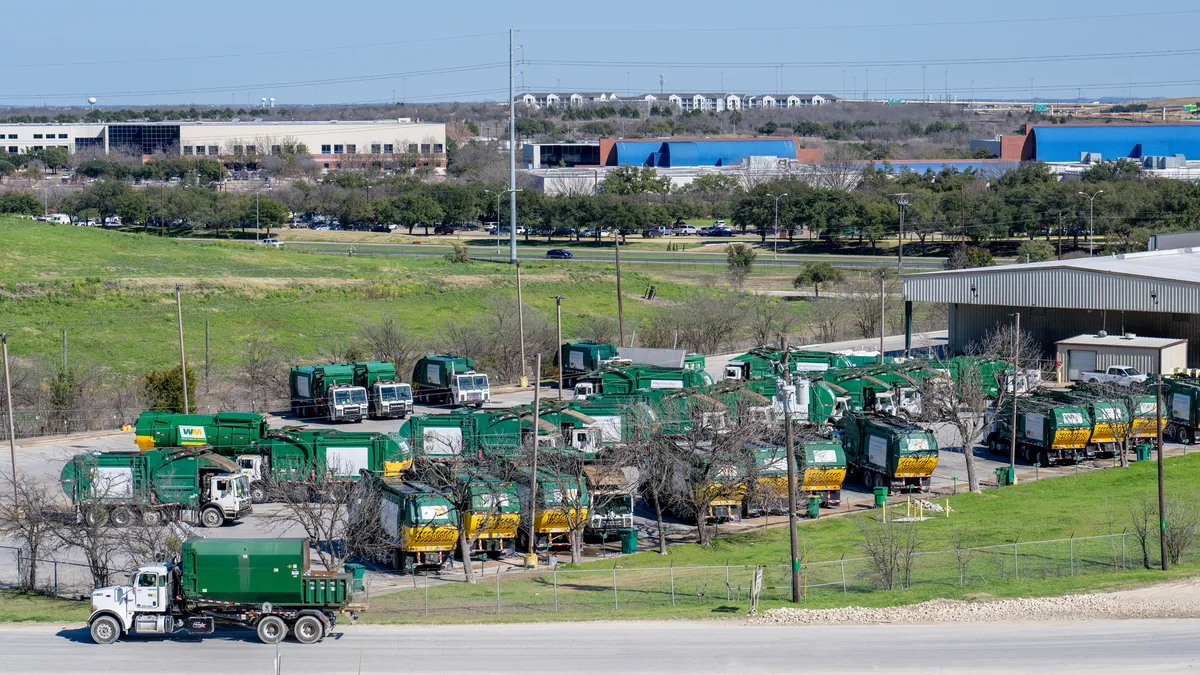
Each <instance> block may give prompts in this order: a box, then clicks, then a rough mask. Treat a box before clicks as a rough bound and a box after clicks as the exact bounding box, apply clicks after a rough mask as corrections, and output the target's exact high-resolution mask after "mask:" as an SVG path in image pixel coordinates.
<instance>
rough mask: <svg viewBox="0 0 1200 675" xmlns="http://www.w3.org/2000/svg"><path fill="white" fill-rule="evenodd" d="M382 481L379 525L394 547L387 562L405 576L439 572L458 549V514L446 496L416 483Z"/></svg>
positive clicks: (391, 480)
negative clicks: (431, 570) (432, 570)
mask: <svg viewBox="0 0 1200 675" xmlns="http://www.w3.org/2000/svg"><path fill="white" fill-rule="evenodd" d="M373 480H378V481H379V488H380V489H379V490H378V492H377V494H378V495H379V499H380V504H379V509H378V513H379V524H380V526H381V527H382V528H383V531H384V532H385V533H386V535H387V537H388V541H389V542H390V543H391V554H390V555H389V556H388V559H387V560H386V562H387V563H389V564H390V565H391V567H392V568H393V569H395V570H398V571H399V572H401V573H402V574H407V573H410V572H413V571H414V570H415V569H416V568H418V567H421V568H437V569H440V568H441V567H442V566H443V565H445V564H446V562H448V561H449V560H450V558H451V556H452V555H453V552H454V549H455V547H456V546H457V545H458V524H457V523H458V514H457V513H455V509H454V502H453V501H451V500H450V498H449V497H448V496H446V494H445V493H443V492H441V491H439V490H436V489H434V488H433V487H431V486H429V485H426V484H425V483H419V482H415V481H405V480H400V479H396V478H382V477H374V478H373Z"/></svg>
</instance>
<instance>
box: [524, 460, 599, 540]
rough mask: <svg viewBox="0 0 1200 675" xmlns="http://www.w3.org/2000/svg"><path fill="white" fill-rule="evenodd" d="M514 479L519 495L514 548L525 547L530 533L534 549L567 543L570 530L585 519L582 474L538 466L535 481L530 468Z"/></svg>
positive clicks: (586, 501)
mask: <svg viewBox="0 0 1200 675" xmlns="http://www.w3.org/2000/svg"><path fill="white" fill-rule="evenodd" d="M516 483H517V494H518V495H519V496H520V498H521V527H520V530H519V531H518V533H517V548H518V549H519V550H522V551H527V550H529V548H528V546H529V538H530V537H531V536H532V537H533V543H534V548H535V550H547V549H550V548H555V547H559V546H568V545H570V543H571V530H572V529H573V528H575V527H578V526H580V525H581V524H583V523H586V522H587V521H588V514H589V513H590V509H591V505H592V495H591V492H590V491H589V490H588V486H587V480H586V478H585V479H583V480H580V479H579V477H577V476H572V475H570V474H565V473H559V472H555V471H545V470H541V469H539V470H538V475H537V480H536V482H535V481H534V480H533V475H532V471H531V470H526V471H525V472H524V473H520V474H519V475H518V477H517V480H516ZM535 489H536V490H537V496H536V499H535V498H534V490H535ZM535 501H536V504H535V503H534V502H535Z"/></svg>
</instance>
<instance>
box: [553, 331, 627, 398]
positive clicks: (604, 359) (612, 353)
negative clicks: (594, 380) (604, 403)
mask: <svg viewBox="0 0 1200 675" xmlns="http://www.w3.org/2000/svg"><path fill="white" fill-rule="evenodd" d="M619 360H620V359H618V357H617V348H616V346H615V345H611V344H609V343H607V342H591V341H587V340H583V341H579V342H568V343H566V344H564V345H563V346H562V347H561V348H559V351H558V362H557V363H556V364H555V366H556V367H558V368H560V369H561V370H562V376H563V384H565V385H566V386H568V387H574V386H575V380H576V379H578V378H579V377H581V376H583V375H587V374H588V373H591V372H595V371H597V370H600V368H602V367H603V366H605V365H607V364H609V363H613V362H616V361H619Z"/></svg>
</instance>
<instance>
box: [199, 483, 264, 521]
mask: <svg viewBox="0 0 1200 675" xmlns="http://www.w3.org/2000/svg"><path fill="white" fill-rule="evenodd" d="M202 497H203V500H204V502H205V504H204V506H203V507H202V508H201V511H200V524H202V525H204V526H205V527H220V526H222V525H224V524H225V523H226V522H229V521H234V520H239V519H241V518H242V517H243V516H245V515H248V514H249V513H250V512H251V511H252V510H253V507H252V506H251V504H252V502H253V500H252V499H251V498H250V479H249V478H247V477H246V475H245V474H244V473H220V474H216V475H213V476H210V477H209V478H208V484H207V485H206V486H205V492H204V494H203V495H202ZM214 507H215V508H214ZM218 510H220V513H221V517H220V518H218V517H217V515H216V512H217V511H218Z"/></svg>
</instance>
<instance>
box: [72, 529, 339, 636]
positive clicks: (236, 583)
mask: <svg viewBox="0 0 1200 675" xmlns="http://www.w3.org/2000/svg"><path fill="white" fill-rule="evenodd" d="M311 557H312V556H311V553H310V550H309V543H308V540H307V539H295V538H292V539H224V538H220V539H211V538H209V539H206V538H201V537H193V538H191V539H187V540H186V541H184V542H183V544H182V546H181V550H180V560H179V562H178V563H170V562H154V563H143V564H140V565H138V566H137V567H135V568H134V569H133V572H132V573H131V574H130V583H129V584H125V585H119V586H109V587H105V588H97V589H95V590H93V591H92V597H91V605H92V613H91V615H90V616H89V617H88V628H89V630H90V632H91V635H92V639H93V640H94V641H95V642H97V643H99V644H111V643H113V642H116V641H117V640H118V639H120V638H121V637H122V636H123V635H138V636H142V635H159V636H163V635H171V634H175V633H186V634H187V635H190V636H195V635H210V634H212V633H213V632H215V630H216V626H217V624H218V623H220V624H223V625H230V626H237V627H241V628H246V629H250V630H254V631H256V632H257V633H258V637H259V639H260V640H262V641H263V642H266V643H268V644H270V643H278V642H279V641H281V640H283V638H284V637H286V636H287V634H288V633H289V632H290V633H292V634H293V635H295V637H296V640H297V641H299V642H301V643H303V644H312V643H316V642H320V641H321V640H322V639H323V638H324V637H325V636H326V635H328V634H329V633H330V631H332V629H333V627H334V626H335V625H336V623H337V617H338V615H340V614H342V613H343V612H345V611H348V610H350V611H352V610H353V609H354V606H353V605H352V604H351V600H352V590H353V589H352V581H353V576H352V575H351V574H345V573H337V572H322V571H317V570H313V569H311V567H310V563H311Z"/></svg>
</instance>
